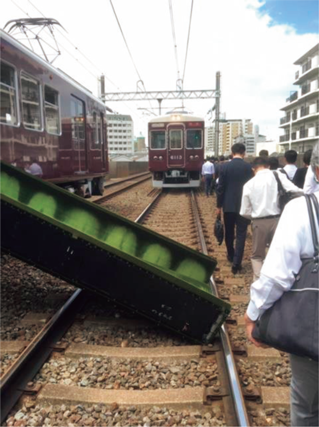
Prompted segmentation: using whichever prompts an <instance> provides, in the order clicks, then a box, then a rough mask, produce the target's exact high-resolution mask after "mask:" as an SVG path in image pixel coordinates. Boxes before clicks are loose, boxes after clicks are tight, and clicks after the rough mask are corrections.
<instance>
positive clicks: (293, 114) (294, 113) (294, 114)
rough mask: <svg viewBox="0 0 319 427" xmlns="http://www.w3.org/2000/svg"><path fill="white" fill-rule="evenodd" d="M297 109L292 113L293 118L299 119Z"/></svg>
mask: <svg viewBox="0 0 319 427" xmlns="http://www.w3.org/2000/svg"><path fill="white" fill-rule="evenodd" d="M297 117H298V116H297V111H294V112H293V113H292V120H297Z"/></svg>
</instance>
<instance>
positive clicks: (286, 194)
mask: <svg viewBox="0 0 319 427" xmlns="http://www.w3.org/2000/svg"><path fill="white" fill-rule="evenodd" d="M273 173H274V176H275V178H276V181H277V184H278V199H279V200H278V202H279V209H280V211H281V212H282V211H283V210H284V207H285V206H286V204H287V203H288V202H290V200H292V199H295V198H296V197H300V196H302V195H303V193H302V192H299V193H297V192H293V191H286V190H285V189H284V187H283V185H282V183H281V181H280V179H279V177H278V174H277V171H273ZM285 173H286V172H285ZM286 175H287V174H286ZM288 179H289V178H288Z"/></svg>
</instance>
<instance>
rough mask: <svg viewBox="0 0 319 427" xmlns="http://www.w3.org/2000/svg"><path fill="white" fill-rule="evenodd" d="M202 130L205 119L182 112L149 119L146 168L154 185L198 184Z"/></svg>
mask: <svg viewBox="0 0 319 427" xmlns="http://www.w3.org/2000/svg"><path fill="white" fill-rule="evenodd" d="M204 129H205V121H204V119H202V118H199V117H194V116H191V115H190V114H187V113H185V112H181V113H177V112H176V113H171V114H168V115H167V116H162V117H157V118H156V119H153V120H151V121H150V122H149V126H148V131H149V135H148V137H149V170H150V171H151V172H152V175H153V187H160V188H168V187H171V188H174V187H175V188H179V187H199V186H200V179H201V169H202V165H203V162H204Z"/></svg>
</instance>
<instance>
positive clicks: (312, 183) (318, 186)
mask: <svg viewBox="0 0 319 427" xmlns="http://www.w3.org/2000/svg"><path fill="white" fill-rule="evenodd" d="M303 191H304V193H305V194H311V193H315V192H316V191H319V183H318V182H317V181H316V180H315V174H314V173H313V170H312V167H311V166H309V167H308V169H307V173H306V178H305V183H304V186H303Z"/></svg>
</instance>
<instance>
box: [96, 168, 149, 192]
mask: <svg viewBox="0 0 319 427" xmlns="http://www.w3.org/2000/svg"><path fill="white" fill-rule="evenodd" d="M145 175H150V172H142V173H138V174H136V175H131V176H126V177H125V178H123V179H121V180H119V181H113V182H106V183H105V185H104V189H106V190H107V189H108V188H110V187H114V186H115V185H120V184H122V183H123V182H126V181H132V180H133V179H138V178H141V177H142V176H145Z"/></svg>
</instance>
